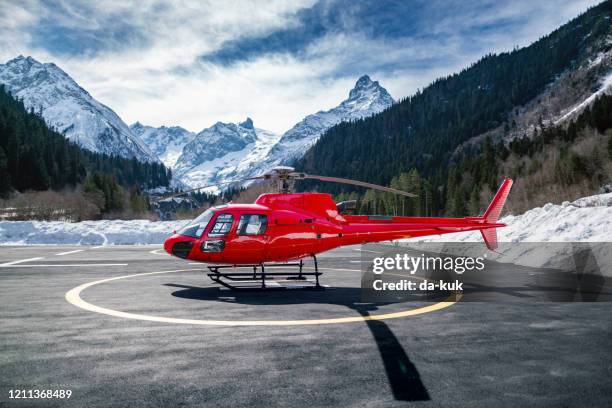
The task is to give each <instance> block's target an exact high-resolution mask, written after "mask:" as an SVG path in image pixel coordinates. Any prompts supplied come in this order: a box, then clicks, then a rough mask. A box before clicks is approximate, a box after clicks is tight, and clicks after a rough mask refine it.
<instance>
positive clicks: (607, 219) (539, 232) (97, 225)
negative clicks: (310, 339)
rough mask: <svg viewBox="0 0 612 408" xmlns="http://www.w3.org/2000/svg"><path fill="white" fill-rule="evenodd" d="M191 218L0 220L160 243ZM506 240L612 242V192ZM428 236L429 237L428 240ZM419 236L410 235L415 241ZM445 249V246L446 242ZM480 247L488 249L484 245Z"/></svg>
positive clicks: (33, 234)
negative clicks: (69, 220)
mask: <svg viewBox="0 0 612 408" xmlns="http://www.w3.org/2000/svg"><path fill="white" fill-rule="evenodd" d="M187 222H188V221H185V220H183V221H158V222H151V221H146V220H133V221H120V220H118V221H109V220H103V221H83V222H78V223H68V222H42V221H1V222H0V244H2V245H27V244H83V245H85V244H87V245H101V244H161V243H162V242H163V240H164V239H165V238H166V237H167V236H169V235H170V234H171V233H172V231H173V230H175V229H179V228H180V227H181V226H182V225H184V224H185V223H187ZM501 222H504V223H506V224H508V225H507V226H506V227H504V228H500V229H499V237H500V241H502V242H612V193H608V194H601V195H596V196H591V197H585V198H581V199H579V200H576V201H574V202H573V203H568V202H566V203H563V204H561V205H554V204H547V205H545V206H543V207H540V208H534V209H532V210H530V211H527V212H526V213H525V214H522V215H517V216H511V215H510V216H507V217H504V218H503V219H502V220H501ZM424 240H425V239H424ZM426 240H427V241H430V242H482V238H481V236H480V233H457V234H446V235H442V236H440V237H433V238H428V239H426ZM415 241H416V240H412V239H411V240H407V241H406V242H408V243H414V242H415ZM445 248H446V247H445ZM478 250H479V251H486V249H485V247H484V244H483V245H481V246H478Z"/></svg>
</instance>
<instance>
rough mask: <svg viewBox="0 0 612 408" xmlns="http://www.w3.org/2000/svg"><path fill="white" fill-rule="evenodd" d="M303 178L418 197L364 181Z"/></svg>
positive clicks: (320, 177)
mask: <svg viewBox="0 0 612 408" xmlns="http://www.w3.org/2000/svg"><path fill="white" fill-rule="evenodd" d="M304 178H306V179H314V180H320V181H327V182H331V183H341V184H350V185H353V186H360V187H365V188H371V189H372V190H379V191H384V192H386V193H393V194H399V195H403V196H406V197H418V195H416V194H413V193H408V192H406V191H402V190H396V189H394V188H391V187H384V186H379V185H378V184H372V183H366V182H365V181H357V180H351V179H345V178H340V177H327V176H314V175H312V174H304Z"/></svg>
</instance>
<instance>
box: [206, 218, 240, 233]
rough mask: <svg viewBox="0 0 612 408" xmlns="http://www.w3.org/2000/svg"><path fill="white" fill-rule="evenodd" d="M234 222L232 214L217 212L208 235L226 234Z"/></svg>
mask: <svg viewBox="0 0 612 408" xmlns="http://www.w3.org/2000/svg"><path fill="white" fill-rule="evenodd" d="M233 222H234V216H233V215H232V214H219V216H218V217H217V219H216V221H215V224H214V225H213V226H212V228H211V229H210V232H209V233H208V235H209V236H221V235H227V233H228V232H229V230H230V229H231V228H232V223H233Z"/></svg>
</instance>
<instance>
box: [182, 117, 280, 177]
mask: <svg viewBox="0 0 612 408" xmlns="http://www.w3.org/2000/svg"><path fill="white" fill-rule="evenodd" d="M279 138H280V136H279V135H276V134H274V133H272V132H269V131H266V130H263V129H258V128H256V127H255V126H254V125H253V121H252V120H251V119H250V118H247V119H246V120H245V121H244V122H242V123H222V122H217V123H215V124H214V125H213V126H211V127H209V128H207V129H204V130H202V131H201V132H200V133H198V134H197V135H195V137H193V138H192V140H191V141H190V142H189V143H187V144H186V145H185V146H184V148H183V153H182V154H181V155H180V157H179V158H178V159H177V161H176V165H175V166H174V167H173V171H174V174H175V176H176V177H178V178H179V179H180V180H181V181H182V182H183V183H185V184H187V185H189V186H192V187H197V186H201V185H207V184H213V183H221V182H224V181H228V180H234V179H238V178H242V177H243V175H244V174H246V173H248V172H249V170H250V169H251V167H252V165H253V164H254V163H259V162H261V161H262V160H264V159H265V158H266V157H267V155H268V154H269V152H270V149H271V148H272V146H273V145H274V144H275V143H276V142H277V141H278V140H279Z"/></svg>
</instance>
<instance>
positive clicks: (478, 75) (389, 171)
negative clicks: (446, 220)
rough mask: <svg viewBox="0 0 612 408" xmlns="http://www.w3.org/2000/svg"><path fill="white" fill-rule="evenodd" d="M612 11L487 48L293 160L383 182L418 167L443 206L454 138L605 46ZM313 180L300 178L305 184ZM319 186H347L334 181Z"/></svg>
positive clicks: (499, 119) (501, 115)
mask: <svg viewBox="0 0 612 408" xmlns="http://www.w3.org/2000/svg"><path fill="white" fill-rule="evenodd" d="M610 18H612V1H606V2H604V3H601V4H600V5H598V6H596V7H593V8H591V9H590V10H588V11H587V12H586V13H584V14H582V15H581V16H579V17H577V18H576V19H574V20H572V21H571V22H569V23H568V24H566V25H564V26H562V27H560V28H559V29H557V30H555V31H554V32H552V33H551V34H549V35H548V36H546V37H543V38H542V39H540V40H538V41H537V42H535V43H533V44H532V45H530V46H528V47H525V48H522V49H515V50H513V51H512V52H505V53H501V54H497V55H487V56H485V57H484V58H482V59H481V60H480V61H478V62H476V63H475V64H473V65H472V66H470V67H469V68H467V69H464V70H462V71H461V72H459V73H457V74H454V75H450V76H448V77H446V78H442V79H438V80H436V81H435V82H433V83H432V84H431V85H429V86H428V87H426V88H425V89H423V90H422V91H419V92H417V93H416V94H414V95H413V96H410V97H408V98H406V99H404V100H402V101H400V102H399V103H397V104H395V105H393V106H391V107H390V108H388V109H386V110H385V111H383V112H381V113H379V114H377V115H374V116H372V117H369V118H365V119H361V120H356V121H352V122H346V123H341V124H339V125H336V126H334V127H332V128H330V129H329V130H328V131H327V132H326V133H325V134H324V135H323V136H322V137H321V138H320V140H319V141H318V142H317V143H316V144H315V145H314V146H313V147H312V148H311V149H310V150H309V151H308V152H307V153H306V155H305V156H304V157H303V158H302V159H301V160H299V161H298V162H297V163H296V167H297V168H298V169H299V170H301V171H305V172H307V173H314V174H326V175H333V176H340V177H348V178H354V179H359V180H364V181H369V182H374V183H378V184H383V185H389V184H390V182H391V180H392V179H393V178H394V177H398V176H399V175H400V174H401V173H405V172H408V171H410V170H411V169H416V171H417V172H418V174H419V175H420V176H421V177H423V178H424V179H426V180H427V185H429V186H430V190H431V191H430V193H431V195H432V197H433V200H432V205H433V208H432V214H433V215H436V214H441V213H443V212H445V210H446V209H448V208H449V206H448V200H450V199H453V198H452V194H449V191H447V190H446V186H447V185H451V184H452V183H450V181H451V180H452V179H453V178H455V177H456V175H454V174H453V173H452V172H451V171H450V169H449V166H450V165H451V155H452V153H453V152H454V151H455V149H456V148H457V146H459V145H460V144H462V143H463V142H465V141H467V140H469V139H470V138H472V137H474V136H477V135H480V134H482V133H484V132H486V131H488V130H491V129H494V128H496V127H498V126H499V125H501V124H503V123H505V122H506V120H507V119H508V117H509V114H510V113H511V112H512V110H513V109H514V108H515V107H516V106H521V105H524V104H525V103H527V102H528V101H530V100H531V99H533V98H534V97H536V96H537V95H538V94H540V93H541V92H542V91H543V90H544V88H545V87H546V85H548V84H549V83H551V82H552V81H553V80H554V79H555V78H556V77H557V76H558V75H560V74H561V73H562V72H564V71H565V70H567V69H570V68H572V67H574V66H576V65H577V64H579V63H581V62H582V61H584V60H585V58H586V56H588V55H594V54H596V53H597V52H599V51H605V50H608V49H610V47H612V45H611V44H610V43H609V42H608V41H607V37H608V36H609V35H611V34H612V25H611V24H610V23H609V22H610ZM488 177H490V178H492V177H493V176H488ZM313 186H314V183H304V184H302V187H303V188H305V189H309V188H312V187H313ZM317 188H318V189H319V190H322V191H328V192H332V193H339V192H341V191H345V192H350V190H348V189H346V187H341V186H334V185H317ZM450 193H452V192H450ZM453 194H454V193H453ZM452 212H453V213H459V212H463V209H462V208H458V209H454V210H453V211H452Z"/></svg>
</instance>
